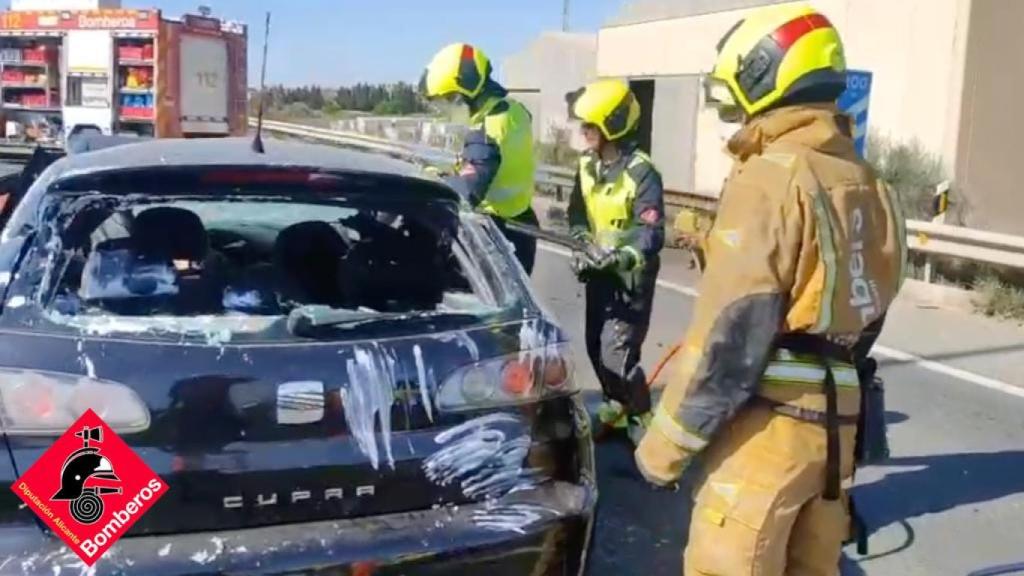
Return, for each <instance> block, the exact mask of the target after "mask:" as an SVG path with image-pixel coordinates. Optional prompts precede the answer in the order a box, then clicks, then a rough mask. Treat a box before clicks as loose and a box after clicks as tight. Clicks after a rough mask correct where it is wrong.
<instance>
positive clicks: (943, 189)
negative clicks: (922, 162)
mask: <svg viewBox="0 0 1024 576" xmlns="http://www.w3.org/2000/svg"><path fill="white" fill-rule="evenodd" d="M948 209H949V180H946V181H944V182H941V183H940V184H939V185H938V186H936V187H935V194H933V195H932V222H933V223H935V224H945V223H946V211H947V210H948ZM927 240H928V237H927V236H926V235H923V234H922V238H921V242H922V243H923V242H927ZM924 258H925V260H924V281H925V283H927V284H931V283H932V258H931V256H930V255H925V257H924Z"/></svg>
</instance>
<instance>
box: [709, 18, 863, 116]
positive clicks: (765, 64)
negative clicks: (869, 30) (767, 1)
mask: <svg viewBox="0 0 1024 576" xmlns="http://www.w3.org/2000/svg"><path fill="white" fill-rule="evenodd" d="M704 89H705V99H706V102H707V103H708V105H710V106H713V107H717V108H718V109H719V111H720V113H721V114H722V116H723V119H729V120H735V119H738V118H737V117H738V116H742V115H746V116H747V117H750V116H754V115H756V114H759V113H761V112H764V111H766V110H769V109H772V108H776V107H778V106H781V105H785V104H791V103H797V102H830V101H834V100H835V99H836V98H838V97H839V95H840V94H842V92H843V91H844V90H845V89H846V57H845V54H844V51H843V43H842V40H841V39H840V37H839V32H838V31H837V30H836V29H835V27H834V26H833V25H832V23H831V22H830V21H829V20H828V18H826V17H825V16H824V15H823V14H821V13H819V12H817V11H815V10H814V9H813V8H811V7H810V6H808V5H806V4H783V5H774V6H768V7H764V8H760V9H757V10H754V11H752V12H751V13H750V15H749V16H748V17H747V18H746V19H744V20H742V21H740V22H738V23H737V24H736V25H735V26H733V28H732V29H731V30H729V31H728V32H727V33H726V34H725V36H724V37H723V38H722V40H721V41H720V42H719V44H718V58H717V60H716V62H715V68H714V70H713V71H712V72H711V73H710V74H708V75H707V76H706V77H705V84H704ZM730 117H731V118H730Z"/></svg>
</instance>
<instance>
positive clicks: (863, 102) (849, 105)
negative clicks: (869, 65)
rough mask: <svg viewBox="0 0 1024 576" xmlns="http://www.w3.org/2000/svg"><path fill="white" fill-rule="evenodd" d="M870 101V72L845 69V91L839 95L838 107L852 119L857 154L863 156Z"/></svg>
mask: <svg viewBox="0 0 1024 576" xmlns="http://www.w3.org/2000/svg"><path fill="white" fill-rule="evenodd" d="M870 101H871V72H867V71H864V70H847V71H846V92H843V94H842V96H840V97H839V102H838V104H839V109H840V110H842V111H843V112H845V113H846V114H849V115H850V116H851V117H852V118H853V121H854V126H853V140H854V143H855V144H856V146H857V154H860V156H861V158H863V157H864V147H865V145H866V144H867V139H868V104H869V103H870Z"/></svg>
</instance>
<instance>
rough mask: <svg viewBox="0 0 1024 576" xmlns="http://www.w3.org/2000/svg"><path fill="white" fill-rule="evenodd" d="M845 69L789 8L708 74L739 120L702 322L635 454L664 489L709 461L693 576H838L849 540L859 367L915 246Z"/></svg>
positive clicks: (697, 509)
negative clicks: (882, 178)
mask: <svg viewBox="0 0 1024 576" xmlns="http://www.w3.org/2000/svg"><path fill="white" fill-rule="evenodd" d="M845 70H846V66H845V58H844V53H843V46H842V42H841V40H840V37H839V34H838V32H837V31H836V29H835V28H834V27H833V26H832V24H831V23H830V22H829V20H828V19H827V18H826V17H825V16H823V15H822V14H819V13H817V12H815V11H813V10H812V9H810V8H808V7H806V6H800V5H792V4H790V5H782V6H772V7H768V8H763V9H759V10H756V11H753V12H752V13H751V14H750V15H749V17H748V18H747V19H746V20H744V21H742V22H741V23H739V24H737V26H736V27H734V28H733V29H732V30H731V31H730V32H729V33H728V34H726V36H725V37H724V38H723V39H722V41H721V42H720V43H719V45H718V58H717V62H716V65H715V67H714V70H713V71H712V72H711V73H710V74H709V76H708V77H707V78H706V82H705V95H706V99H707V101H708V104H710V105H712V106H714V107H715V108H716V109H717V110H718V112H719V115H720V117H721V118H722V119H723V120H724V121H727V122H742V123H743V125H742V127H741V128H740V129H739V131H738V132H737V133H736V134H735V135H734V136H733V137H732V138H731V139H730V140H729V142H728V146H727V148H728V152H729V153H730V154H731V155H732V157H733V158H734V166H733V169H732V172H731V174H730V175H729V177H728V179H727V181H726V184H725V187H724V189H723V191H722V196H721V199H720V203H719V211H718V215H717V218H716V220H715V223H714V226H713V228H712V230H711V232H710V234H709V237H708V240H707V268H706V269H705V271H704V275H703V278H702V283H701V286H700V296H699V298H698V299H697V302H696V306H695V311H694V316H693V318H692V319H691V323H690V326H689V329H688V331H687V332H686V335H685V337H684V341H683V342H684V345H683V348H682V349H681V350H680V351H679V353H678V354H677V355H676V357H675V358H674V364H675V365H674V366H673V373H672V374H671V376H670V377H669V378H668V382H667V385H666V388H665V391H664V394H663V396H662V398H661V401H660V403H659V406H658V407H657V409H656V410H655V415H654V419H653V421H652V423H651V425H650V427H649V429H648V431H647V434H646V435H645V436H644V438H643V440H642V441H641V442H640V445H639V447H638V448H637V450H636V452H635V456H636V462H637V466H638V468H639V469H640V471H641V473H642V474H643V475H644V476H645V477H646V478H647V479H648V480H649V481H650V482H652V483H654V484H656V485H662V486H665V485H672V484H674V483H675V482H676V481H677V479H678V478H679V477H680V476H681V474H682V473H683V471H684V469H685V468H686V467H687V466H688V464H689V463H690V462H691V460H692V459H693V457H694V456H695V455H696V454H698V453H703V455H702V460H703V461H704V469H703V476H702V477H701V478H700V480H701V482H700V483H699V484H698V488H697V491H696V494H695V497H696V502H695V504H694V508H693V517H692V523H691V528H690V535H689V543H688V545H687V549H686V551H685V555H684V556H685V557H684V564H685V573H686V574H692V575H697V574H716V575H720V576H732V575H739V574H745V575H749V574H765V575H782V574H784V573H785V574H802V575H822V576H824V575H829V576H832V575H835V574H837V573H838V564H839V559H840V553H841V547H842V545H843V544H844V542H845V541H847V540H848V538H849V537H850V532H851V531H850V526H851V518H850V510H849V500H848V496H847V494H846V488H847V487H848V486H849V484H850V483H851V482H852V476H853V473H854V464H855V441H856V435H857V431H858V426H857V422H858V416H859V415H860V412H861V395H860V387H859V380H858V375H857V370H856V369H855V365H856V364H858V363H859V362H861V360H863V356H864V355H866V352H867V350H869V349H870V345H871V343H872V342H873V340H874V338H876V337H877V335H878V331H879V330H880V328H881V324H882V323H883V322H884V315H885V313H886V310H887V309H888V307H889V305H890V303H891V302H892V301H893V299H894V297H895V296H896V293H897V292H898V290H899V287H900V284H901V281H902V278H903V270H904V266H905V263H906V246H905V239H906V234H905V230H904V220H903V217H902V215H901V213H900V206H899V203H898V199H897V198H895V196H894V195H893V194H890V192H889V191H888V189H887V188H886V187H885V186H884V185H883V184H882V183H881V182H879V181H878V180H877V178H876V176H875V174H874V173H873V171H872V169H871V168H870V167H869V166H868V165H867V164H866V163H865V162H863V161H862V160H861V159H860V158H859V157H858V156H857V154H856V152H855V149H854V143H853V140H852V138H851V135H850V121H849V118H848V117H846V116H841V115H840V114H839V113H838V111H837V108H836V106H835V100H836V99H837V98H838V96H839V95H840V94H841V93H842V92H843V91H844V89H845V87H846V80H845Z"/></svg>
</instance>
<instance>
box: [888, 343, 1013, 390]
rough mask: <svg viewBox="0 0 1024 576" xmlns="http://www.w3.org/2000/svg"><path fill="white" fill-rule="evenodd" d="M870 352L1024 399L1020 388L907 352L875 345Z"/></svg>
mask: <svg viewBox="0 0 1024 576" xmlns="http://www.w3.org/2000/svg"><path fill="white" fill-rule="evenodd" d="M872 350H873V351H875V352H878V353H879V354H881V355H882V356H888V357H889V358H892V359H893V360H897V361H899V362H906V363H908V364H913V365H915V366H917V367H919V368H924V369H925V370H931V371H932V372H938V373H939V374H944V375H946V376H951V377H953V378H957V379H960V380H963V381H964V382H970V383H971V384H976V385H978V386H981V387H983V388H988V389H989V390H995V391H996V392H1002V393H1004V394H1009V395H1011V396H1017V397H1019V398H1024V388H1021V387H1020V386H1014V385H1013V384H1007V383H1006V382H1000V381H999V380H995V379H993V378H989V377H987V376H982V375H980V374H975V373H974V372H968V371H966V370H961V369H959V368H954V367H952V366H947V365H946V364H941V363H939V362H935V361H933V360H928V359H926V358H922V357H920V356H916V355H914V354H911V353H909V352H903V351H902V350H896V349H895V348H889V347H888V346H882V345H879V344H875V347H874V348H872Z"/></svg>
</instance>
